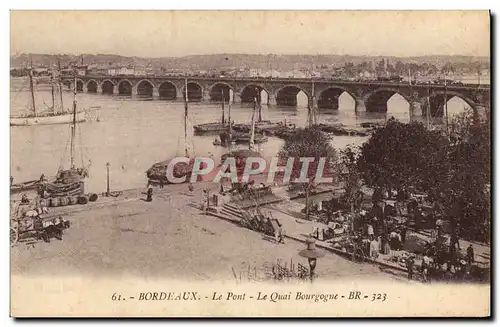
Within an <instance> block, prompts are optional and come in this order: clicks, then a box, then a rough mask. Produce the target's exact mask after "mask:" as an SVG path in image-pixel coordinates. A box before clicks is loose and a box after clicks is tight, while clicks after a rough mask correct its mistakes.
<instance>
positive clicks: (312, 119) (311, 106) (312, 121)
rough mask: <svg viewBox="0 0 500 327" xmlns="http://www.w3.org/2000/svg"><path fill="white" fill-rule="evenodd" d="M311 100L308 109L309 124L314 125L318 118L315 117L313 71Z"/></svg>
mask: <svg viewBox="0 0 500 327" xmlns="http://www.w3.org/2000/svg"><path fill="white" fill-rule="evenodd" d="M311 89H312V92H311V101H310V102H309V104H308V106H309V110H308V116H309V117H307V118H308V125H309V127H311V126H313V125H314V124H315V123H316V121H315V120H316V119H315V117H314V81H313V80H312V73H311Z"/></svg>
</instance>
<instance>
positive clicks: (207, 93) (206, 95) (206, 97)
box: [201, 88, 210, 102]
mask: <svg viewBox="0 0 500 327" xmlns="http://www.w3.org/2000/svg"><path fill="white" fill-rule="evenodd" d="M201 101H203V102H209V101H210V91H209V90H207V89H206V88H205V89H204V90H203V91H202V93H201Z"/></svg>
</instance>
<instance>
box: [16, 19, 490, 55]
mask: <svg viewBox="0 0 500 327" xmlns="http://www.w3.org/2000/svg"><path fill="white" fill-rule="evenodd" d="M489 29H490V21H489V13H488V12H487V11H11V32H10V35H11V41H10V48H11V50H10V53H11V54H16V53H46V54H62V53H67V54H80V53H90V54H97V53H103V54H118V55H123V56H140V57H177V56H186V55H195V54H213V53H252V54H258V53H260V54H270V53H273V54H349V55H385V56H424V55H474V56H489V53H490V31H489Z"/></svg>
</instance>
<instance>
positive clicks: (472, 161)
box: [442, 110, 491, 241]
mask: <svg viewBox="0 0 500 327" xmlns="http://www.w3.org/2000/svg"><path fill="white" fill-rule="evenodd" d="M490 124H491V123H490V120H489V118H488V117H486V118H481V117H480V115H479V113H478V112H477V110H469V111H466V112H465V113H463V114H462V115H460V116H458V117H455V118H454V119H453V120H452V126H453V129H452V130H453V132H454V133H453V139H452V144H451V145H450V149H449V155H448V160H449V162H450V173H449V178H448V180H447V184H446V185H444V186H443V187H442V189H443V192H442V193H443V197H444V198H445V199H448V201H444V203H445V207H446V209H445V210H446V212H447V215H448V217H449V219H450V221H451V222H452V227H453V228H454V230H453V232H454V233H458V234H460V236H462V237H467V238H471V239H476V240H481V241H488V240H489V239H488V237H489V232H490V217H491V216H490V215H491V204H490V194H489V191H488V189H489V186H490V185H491V125H490Z"/></svg>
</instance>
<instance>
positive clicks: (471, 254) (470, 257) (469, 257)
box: [467, 244, 474, 266]
mask: <svg viewBox="0 0 500 327" xmlns="http://www.w3.org/2000/svg"><path fill="white" fill-rule="evenodd" d="M473 262H474V248H473V247H472V244H469V246H468V247H467V263H468V264H469V266H471V265H472V263H473Z"/></svg>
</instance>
